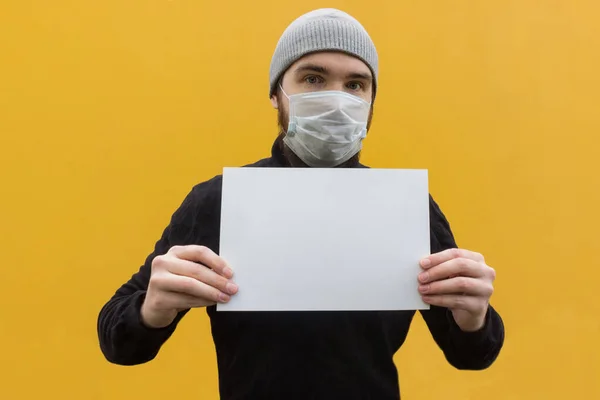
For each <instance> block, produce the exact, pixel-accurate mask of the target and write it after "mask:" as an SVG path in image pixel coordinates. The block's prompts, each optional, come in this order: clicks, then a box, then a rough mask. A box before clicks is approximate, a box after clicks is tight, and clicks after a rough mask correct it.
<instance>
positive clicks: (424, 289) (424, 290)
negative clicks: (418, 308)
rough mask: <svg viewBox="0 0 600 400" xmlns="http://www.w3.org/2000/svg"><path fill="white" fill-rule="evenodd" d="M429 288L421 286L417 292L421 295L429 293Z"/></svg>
mask: <svg viewBox="0 0 600 400" xmlns="http://www.w3.org/2000/svg"><path fill="white" fill-rule="evenodd" d="M429 287H430V286H429V285H421V286H419V291H420V292H421V293H427V292H428V291H429Z"/></svg>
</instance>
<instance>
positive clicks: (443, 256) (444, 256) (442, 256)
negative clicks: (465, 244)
mask: <svg viewBox="0 0 600 400" xmlns="http://www.w3.org/2000/svg"><path fill="white" fill-rule="evenodd" d="M456 258H467V259H471V260H475V261H480V262H483V261H485V260H484V258H483V256H482V255H481V254H479V253H475V252H473V251H470V250H464V249H447V250H444V251H441V252H439V253H435V254H431V255H429V256H427V257H425V258H423V259H422V260H421V262H420V265H421V267H422V268H425V269H428V268H432V267H435V266H436V265H440V264H442V263H444V262H446V261H450V260H453V259H456Z"/></svg>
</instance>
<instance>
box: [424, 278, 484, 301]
mask: <svg viewBox="0 0 600 400" xmlns="http://www.w3.org/2000/svg"><path fill="white" fill-rule="evenodd" d="M493 291H494V288H493V286H492V285H491V284H490V283H489V282H487V281H484V280H482V279H476V278H469V277H464V276H461V277H457V278H450V279H443V280H441V281H435V282H432V283H428V284H425V285H420V286H419V292H420V293H421V294H424V295H427V296H431V295H441V294H465V295H471V296H482V297H490V296H491V295H492V292H493Z"/></svg>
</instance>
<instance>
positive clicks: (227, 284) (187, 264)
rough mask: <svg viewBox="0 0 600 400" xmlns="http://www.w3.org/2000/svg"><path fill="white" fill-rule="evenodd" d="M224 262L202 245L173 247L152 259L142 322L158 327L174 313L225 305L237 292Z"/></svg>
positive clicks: (173, 317)
mask: <svg viewBox="0 0 600 400" xmlns="http://www.w3.org/2000/svg"><path fill="white" fill-rule="evenodd" d="M232 277H233V271H232V270H231V268H230V267H229V266H228V265H227V263H226V262H225V260H224V259H223V258H221V257H219V256H218V255H217V254H215V253H214V252H213V251H212V250H210V249H209V248H207V247H204V246H195V245H190V246H174V247H172V248H171V249H170V250H169V251H168V252H167V253H166V254H164V255H160V256H157V257H155V258H154V260H153V261H152V272H151V274H150V283H149V284H148V290H147V292H146V298H145V300H144V303H143V304H142V309H141V316H142V322H143V323H144V324H145V325H147V326H148V327H151V328H162V327H165V326H168V325H170V324H171V322H173V320H174V319H175V317H176V316H177V313H178V312H179V311H182V310H186V309H189V308H194V307H206V306H211V305H214V304H216V303H226V302H228V301H229V299H230V296H231V295H234V294H235V293H237V291H238V287H237V285H236V284H235V283H233V282H232V281H231V278H232Z"/></svg>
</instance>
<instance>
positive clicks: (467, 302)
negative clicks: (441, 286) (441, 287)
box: [423, 294, 481, 313]
mask: <svg viewBox="0 0 600 400" xmlns="http://www.w3.org/2000/svg"><path fill="white" fill-rule="evenodd" d="M423 301H424V302H425V303H427V304H430V305H432V306H438V307H445V308H449V309H453V310H465V311H468V312H472V313H475V312H477V311H478V310H480V309H481V305H480V304H481V299H480V298H478V297H473V296H461V295H456V294H443V295H434V296H429V295H428V296H423Z"/></svg>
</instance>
